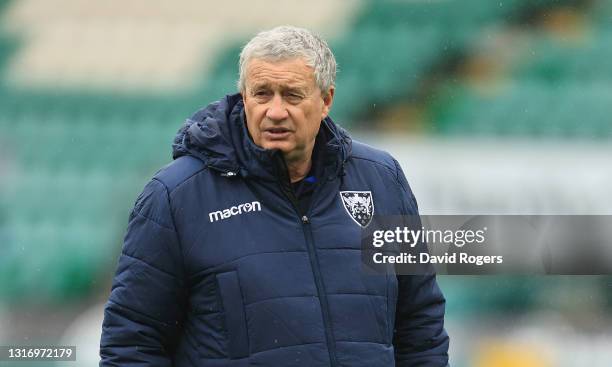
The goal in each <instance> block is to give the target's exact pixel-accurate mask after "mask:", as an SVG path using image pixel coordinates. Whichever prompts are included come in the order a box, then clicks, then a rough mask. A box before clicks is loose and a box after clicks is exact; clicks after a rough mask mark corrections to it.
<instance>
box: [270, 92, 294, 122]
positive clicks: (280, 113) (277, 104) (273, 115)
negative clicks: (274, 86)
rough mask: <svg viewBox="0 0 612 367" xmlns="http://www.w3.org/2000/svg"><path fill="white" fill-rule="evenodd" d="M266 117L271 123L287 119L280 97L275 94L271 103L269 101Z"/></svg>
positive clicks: (287, 115) (287, 114)
mask: <svg viewBox="0 0 612 367" xmlns="http://www.w3.org/2000/svg"><path fill="white" fill-rule="evenodd" d="M266 117H267V118H269V119H270V120H272V121H282V120H285V119H286V118H287V117H289V113H288V112H287V108H285V103H284V101H283V97H282V96H280V95H277V94H275V95H274V97H273V98H272V101H270V107H269V108H268V111H267V112H266Z"/></svg>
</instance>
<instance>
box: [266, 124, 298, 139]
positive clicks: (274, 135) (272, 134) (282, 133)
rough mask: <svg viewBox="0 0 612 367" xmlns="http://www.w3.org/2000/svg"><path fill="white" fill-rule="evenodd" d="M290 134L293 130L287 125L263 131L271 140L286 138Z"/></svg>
mask: <svg viewBox="0 0 612 367" xmlns="http://www.w3.org/2000/svg"><path fill="white" fill-rule="evenodd" d="M289 134H291V130H290V129H287V128H285V127H273V128H269V129H265V130H264V131H263V135H264V137H265V138H267V139H270V140H280V139H285V138H287V137H288V136H289Z"/></svg>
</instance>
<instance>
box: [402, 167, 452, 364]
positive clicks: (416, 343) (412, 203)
mask: <svg viewBox="0 0 612 367" xmlns="http://www.w3.org/2000/svg"><path fill="white" fill-rule="evenodd" d="M395 166H396V169H397V180H398V182H399V184H400V186H401V191H402V198H403V203H404V214H406V215H418V214H419V212H418V207H417V203H416V199H415V198H414V195H413V194H412V191H411V190H410V187H409V185H408V182H407V180H406V177H405V176H404V173H403V172H402V169H401V168H400V166H399V164H398V163H397V161H395ZM397 280H398V299H397V305H396V311H395V329H394V335H393V345H394V348H395V365H396V366H397V367H420V366H427V367H437V366H440V367H444V366H447V365H448V346H449V337H448V335H447V333H446V331H445V330H444V309H445V304H446V300H445V299H444V296H443V295H442V292H441V290H440V288H439V287H438V283H437V282H436V276H435V275H398V276H397Z"/></svg>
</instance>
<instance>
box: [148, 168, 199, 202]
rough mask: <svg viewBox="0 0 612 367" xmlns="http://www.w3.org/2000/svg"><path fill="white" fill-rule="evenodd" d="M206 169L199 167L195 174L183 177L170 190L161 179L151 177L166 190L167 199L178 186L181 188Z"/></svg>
mask: <svg viewBox="0 0 612 367" xmlns="http://www.w3.org/2000/svg"><path fill="white" fill-rule="evenodd" d="M207 169H208V166H204V167H201V168H200V169H198V170H197V171H195V172H193V173H191V174H190V175H188V176H187V177H185V178H184V179H183V180H181V181H180V182H179V183H177V184H176V185H174V186H173V187H172V188H170V187H168V185H166V183H165V182H164V181H163V179H162V178H159V177H158V176H155V177H153V179H154V180H155V181H158V182H159V183H161V184H162V185H164V188H165V189H166V192H167V193H168V197H169V196H170V195H171V194H172V193H173V192H174V191H175V190H176V189H178V188H179V187H180V186H182V185H183V184H184V183H185V182H187V181H189V180H190V179H191V178H192V177H194V176H196V175H197V174H199V173H201V172H203V171H205V170H207Z"/></svg>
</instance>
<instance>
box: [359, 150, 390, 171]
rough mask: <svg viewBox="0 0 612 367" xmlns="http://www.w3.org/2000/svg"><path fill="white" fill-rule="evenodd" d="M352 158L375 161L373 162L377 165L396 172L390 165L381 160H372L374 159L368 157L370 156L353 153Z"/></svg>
mask: <svg viewBox="0 0 612 367" xmlns="http://www.w3.org/2000/svg"><path fill="white" fill-rule="evenodd" d="M352 158H353V159H361V160H362V161H368V162H372V163H375V164H377V165H379V166H382V167H384V168H386V169H388V170H389V171H391V172H392V173H393V174H396V170H394V169H393V168H392V167H389V166H388V165H387V164H385V163H383V162H380V161H377V160H374V159H370V158H366V157H360V156H356V155H353V156H352Z"/></svg>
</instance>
